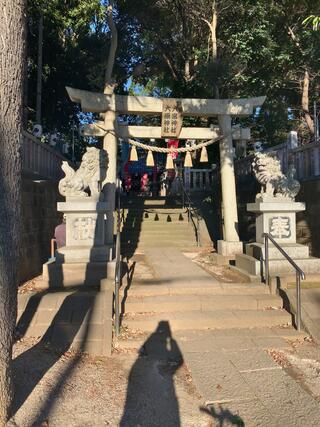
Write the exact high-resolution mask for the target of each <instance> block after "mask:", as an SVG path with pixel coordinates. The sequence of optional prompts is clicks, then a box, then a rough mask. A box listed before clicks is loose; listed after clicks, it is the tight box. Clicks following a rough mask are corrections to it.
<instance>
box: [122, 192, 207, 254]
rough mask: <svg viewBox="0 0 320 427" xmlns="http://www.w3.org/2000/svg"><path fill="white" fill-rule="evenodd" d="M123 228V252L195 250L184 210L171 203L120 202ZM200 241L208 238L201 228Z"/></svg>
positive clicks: (164, 201) (134, 200)
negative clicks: (174, 248) (167, 249)
mask: <svg viewBox="0 0 320 427" xmlns="http://www.w3.org/2000/svg"><path fill="white" fill-rule="evenodd" d="M123 206H124V215H123V227H122V230H121V231H122V234H121V243H122V248H123V252H124V253H126V252H128V251H129V252H134V251H135V250H136V249H143V248H148V247H153V246H158V247H167V246H168V247H171V246H174V247H179V248H188V247H195V246H196V245H197V242H196V231H195V227H194V225H193V223H192V221H190V222H189V221H188V213H187V210H186V209H184V208H183V207H182V206H181V204H179V202H177V201H176V200H174V199H171V200H168V199H164V198H158V199H144V198H140V197H136V198H129V199H124V201H123ZM201 234H202V238H204V239H205V241H209V240H210V238H209V236H208V233H207V232H206V230H205V227H203V224H202V228H201Z"/></svg>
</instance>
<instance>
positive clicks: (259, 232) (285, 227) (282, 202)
mask: <svg viewBox="0 0 320 427" xmlns="http://www.w3.org/2000/svg"><path fill="white" fill-rule="evenodd" d="M247 210H248V211H249V212H255V213H256V214H257V217H256V242H254V243H249V244H247V245H246V246H245V253H244V254H242V255H236V267H237V268H238V269H239V270H241V271H243V272H246V273H247V274H249V275H252V276H262V277H264V276H265V272H264V269H265V265H264V259H265V248H264V238H263V233H269V234H270V235H271V236H272V237H273V238H274V240H275V241H276V242H277V243H279V244H280V245H281V247H282V248H283V249H284V250H285V251H286V253H287V254H288V255H289V256H290V257H291V258H292V259H293V260H294V261H295V263H296V264H297V265H298V266H299V267H300V268H301V269H302V270H303V271H304V272H305V274H313V273H319V272H320V259H318V258H313V257H310V255H309V248H308V247H307V246H303V245H300V244H298V243H297V242H296V213H297V212H300V211H303V210H305V204H304V203H298V202H295V201H293V200H290V199H288V198H277V197H273V198H270V199H269V200H268V199H265V200H259V199H257V200H256V202H255V203H249V204H248V205H247ZM269 270H270V274H271V276H286V275H292V274H294V273H295V270H294V268H293V267H292V266H291V265H290V263H289V262H288V261H287V260H286V259H285V258H284V256H283V255H282V254H281V253H280V252H279V250H278V249H277V248H276V247H275V246H274V245H273V244H272V243H271V242H270V241H269Z"/></svg>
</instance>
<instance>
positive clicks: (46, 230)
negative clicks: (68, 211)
mask: <svg viewBox="0 0 320 427" xmlns="http://www.w3.org/2000/svg"><path fill="white" fill-rule="evenodd" d="M58 198H59V200H61V199H60V196H59V195H58V186H57V183H55V182H52V181H32V180H30V179H26V178H23V180H22V242H21V259H20V282H21V283H23V282H25V281H26V280H28V279H30V278H32V277H35V276H37V275H39V274H40V273H41V271H42V264H43V263H44V262H46V261H47V260H48V258H49V257H50V240H51V238H52V237H53V234H54V228H55V227H56V225H57V224H59V223H60V222H61V219H62V216H61V214H59V213H58V212H57V201H58Z"/></svg>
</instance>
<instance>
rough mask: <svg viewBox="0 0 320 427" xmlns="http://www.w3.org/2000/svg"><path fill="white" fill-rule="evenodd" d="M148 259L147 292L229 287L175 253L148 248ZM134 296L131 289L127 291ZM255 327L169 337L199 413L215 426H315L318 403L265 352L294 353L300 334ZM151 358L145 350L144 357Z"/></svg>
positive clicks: (318, 418)
mask: <svg viewBox="0 0 320 427" xmlns="http://www.w3.org/2000/svg"><path fill="white" fill-rule="evenodd" d="M146 258H147V261H148V263H150V266H151V269H152V270H153V271H154V272H155V279H154V280H149V281H148V283H149V285H148V287H149V286H150V289H151V288H154V287H155V286H157V287H161V289H165V292H168V293H169V294H172V293H177V290H178V289H179V288H182V287H183V288H184V289H187V288H188V287H195V286H198V287H199V289H201V287H206V286H211V287H212V286H213V287H216V288H217V289H218V288H221V289H222V290H223V289H226V288H228V287H229V289H232V287H233V285H229V284H225V283H221V282H219V281H217V280H215V279H213V277H212V276H210V275H209V274H207V273H206V272H205V271H204V270H202V269H201V268H200V267H199V266H197V265H195V264H194V263H192V262H190V260H189V259H187V258H186V257H185V256H184V255H183V254H182V253H180V252H179V251H178V250H177V249H174V248H171V249H151V248H150V250H148V252H147V253H146ZM154 282H155V283H156V284H152V283H154ZM140 284H141V285H143V281H142V283H140ZM239 286H241V285H239ZM144 288H145V286H144ZM138 290H139V285H138V284H137V285H135V284H134V283H133V286H132V288H131V291H132V292H135V291H137V292H138ZM254 326H255V325H252V328H250V329H241V330H239V329H226V330H211V331H210V330H202V331H201V330H197V331H179V332H175V333H174V334H173V336H172V338H173V339H174V340H175V342H176V343H177V345H178V349H179V354H180V356H181V355H182V357H183V360H184V362H185V363H186V365H187V367H188V369H189V370H190V372H191V375H192V378H193V381H194V383H195V386H196V388H197V389H198V391H199V392H200V394H201V398H202V399H203V406H201V407H199V411H200V412H206V413H208V414H209V415H210V416H211V417H212V420H213V425H215V426H216V425H217V426H229V425H230V426H231V425H238V426H241V425H245V426H247V427H249V426H252V427H257V426H290V427H293V426H297V427H301V426H318V425H319V420H320V405H319V402H317V401H316V400H315V399H314V398H313V397H311V395H310V394H309V393H307V392H306V391H305V390H304V389H303V388H302V387H301V386H300V385H299V383H298V382H297V381H295V380H294V379H293V378H292V377H291V376H289V375H288V374H287V373H286V372H285V371H284V370H283V369H282V368H281V366H280V365H279V364H277V363H276V362H275V361H274V359H273V358H272V357H271V356H270V355H269V352H268V350H275V349H276V350H281V349H288V348H292V347H291V344H290V342H289V341H290V339H292V340H294V339H297V337H299V334H297V333H296V331H295V330H294V329H293V328H281V327H274V328H255V327H254ZM300 337H301V335H300ZM150 345H151V344H149V346H150ZM152 352H153V351H152V350H150V349H148V345H147V346H146V354H148V353H152ZM160 353H161V352H160ZM161 357H163V354H162V355H161V354H160V355H159V358H161Z"/></svg>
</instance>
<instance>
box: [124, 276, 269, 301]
mask: <svg viewBox="0 0 320 427" xmlns="http://www.w3.org/2000/svg"><path fill="white" fill-rule="evenodd" d="M153 283H154V279H150V280H140V281H139V283H138V282H137V281H136V282H135V284H134V285H133V286H132V287H130V290H129V294H130V298H131V297H132V298H134V297H149V296H158V295H159V296H160V295H224V296H226V295H230V296H232V295H237V296H238V295H256V296H260V295H262V294H264V295H270V290H269V288H268V287H267V286H266V285H264V284H253V283H249V284H247V283H222V282H220V283H219V284H216V283H214V284H212V286H207V285H206V286H203V285H201V284H190V285H188V286H170V284H168V285H165V284H161V285H154V284H153ZM124 293H125V290H124V288H121V289H120V295H121V296H122V297H123V296H124Z"/></svg>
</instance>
